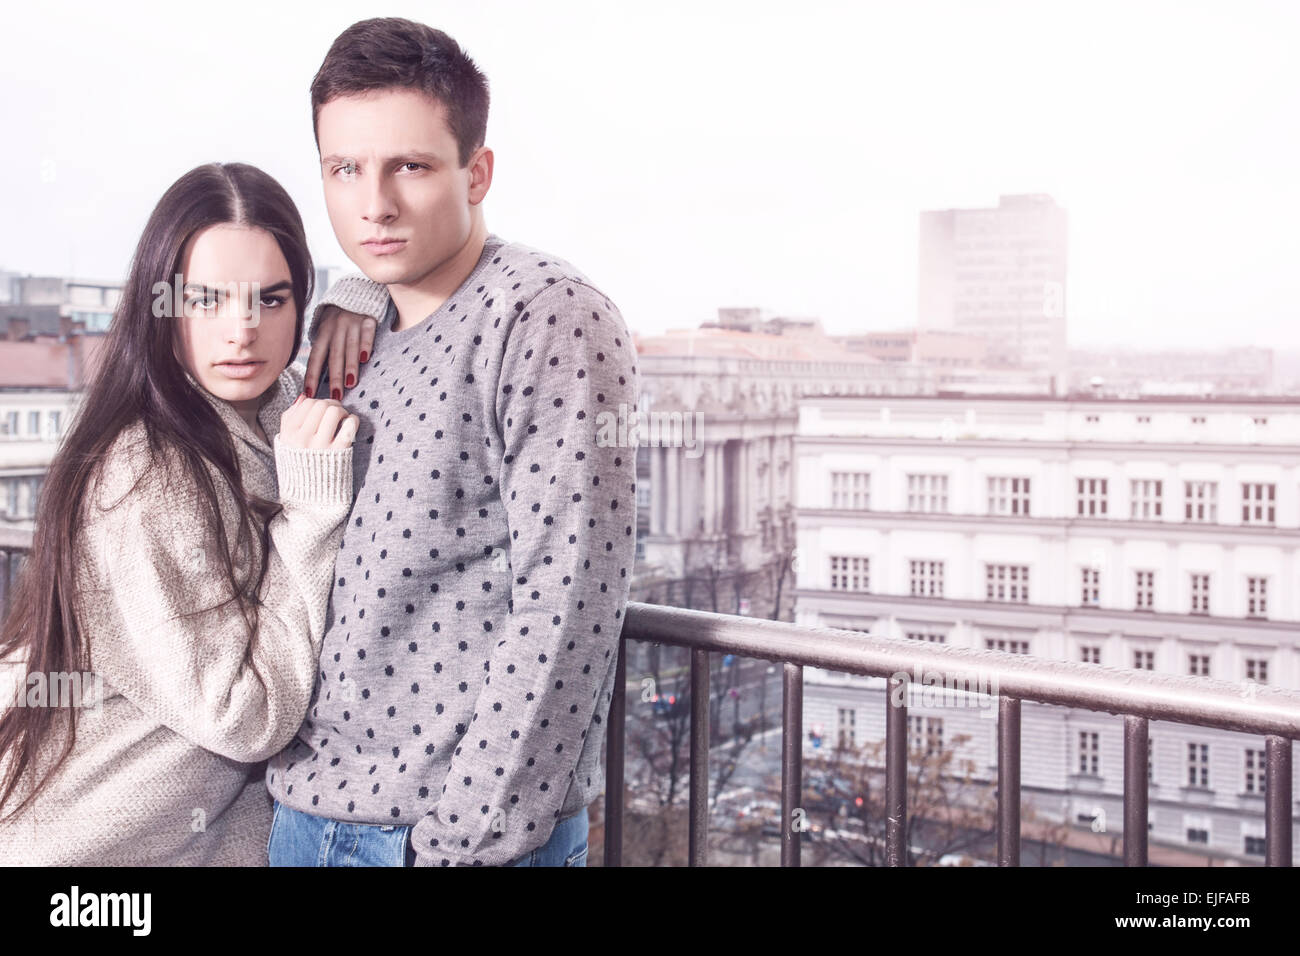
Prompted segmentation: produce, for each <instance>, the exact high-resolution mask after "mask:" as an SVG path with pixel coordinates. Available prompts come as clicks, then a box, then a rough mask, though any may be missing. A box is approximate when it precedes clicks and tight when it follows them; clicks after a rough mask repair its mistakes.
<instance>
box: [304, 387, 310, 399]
mask: <svg viewBox="0 0 1300 956" xmlns="http://www.w3.org/2000/svg"><path fill="white" fill-rule="evenodd" d="M302 391H303V394H304V395H306V396H307V397H308V398H311V386H310V385H304V386H303V387H302Z"/></svg>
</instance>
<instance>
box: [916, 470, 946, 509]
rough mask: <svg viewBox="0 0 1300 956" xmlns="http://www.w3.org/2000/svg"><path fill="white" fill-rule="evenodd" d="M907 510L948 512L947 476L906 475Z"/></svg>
mask: <svg viewBox="0 0 1300 956" xmlns="http://www.w3.org/2000/svg"><path fill="white" fill-rule="evenodd" d="M907 510H908V511H924V512H946V511H947V510H948V476H947V475H908V476H907Z"/></svg>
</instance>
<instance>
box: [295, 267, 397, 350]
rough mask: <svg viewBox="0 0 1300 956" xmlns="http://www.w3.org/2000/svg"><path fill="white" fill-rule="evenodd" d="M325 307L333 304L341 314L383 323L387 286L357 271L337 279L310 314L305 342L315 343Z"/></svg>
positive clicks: (386, 303)
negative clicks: (352, 313)
mask: <svg viewBox="0 0 1300 956" xmlns="http://www.w3.org/2000/svg"><path fill="white" fill-rule="evenodd" d="M327 305H336V306H338V307H339V308H340V309H342V310H343V311H344V312H355V313H356V314H357V315H369V316H373V317H374V319H375V321H377V322H382V321H384V312H385V311H387V309H388V286H386V285H383V284H381V283H379V282H373V281H371V280H370V279H367V278H366V277H365V276H364V275H362V274H361V273H360V272H350V273H348V274H347V275H345V276H341V277H339V278H338V279H337V280H335V282H334V284H333V285H332V286H330V287H329V291H327V292H326V293H325V295H324V296H322V297H321V300H320V302H318V303H317V304H316V308H315V310H314V311H313V312H312V316H311V323H310V324H309V326H308V329H307V342H308V344H309V345H315V344H316V333H317V331H318V330H319V328H320V321H321V313H322V312H323V311H324V309H325V307H326V306H327Z"/></svg>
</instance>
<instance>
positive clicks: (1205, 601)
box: [1192, 574, 1210, 614]
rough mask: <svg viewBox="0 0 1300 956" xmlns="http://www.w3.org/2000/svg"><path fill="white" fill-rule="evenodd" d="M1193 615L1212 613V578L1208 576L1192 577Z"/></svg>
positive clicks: (1194, 575)
mask: <svg viewBox="0 0 1300 956" xmlns="http://www.w3.org/2000/svg"><path fill="white" fill-rule="evenodd" d="M1192 613H1193V614H1209V613H1210V576H1209V575H1208V574H1193V575H1192Z"/></svg>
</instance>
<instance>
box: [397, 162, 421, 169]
mask: <svg viewBox="0 0 1300 956" xmlns="http://www.w3.org/2000/svg"><path fill="white" fill-rule="evenodd" d="M402 166H403V167H406V166H414V167H415V168H416V169H424V163H402Z"/></svg>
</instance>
